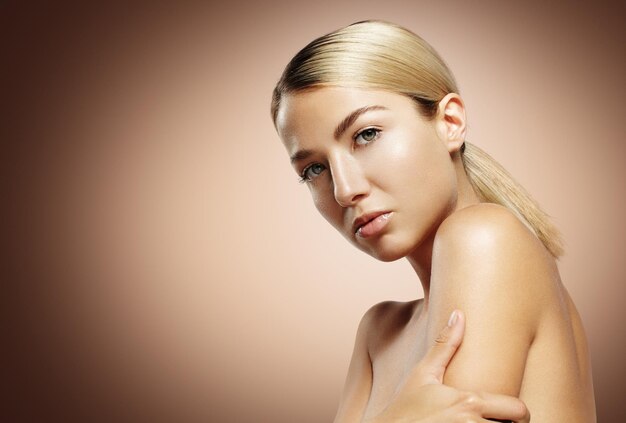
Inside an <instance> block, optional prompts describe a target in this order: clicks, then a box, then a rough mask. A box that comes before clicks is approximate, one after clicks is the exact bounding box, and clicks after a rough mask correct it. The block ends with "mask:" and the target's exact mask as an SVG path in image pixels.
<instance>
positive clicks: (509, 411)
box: [364, 310, 530, 423]
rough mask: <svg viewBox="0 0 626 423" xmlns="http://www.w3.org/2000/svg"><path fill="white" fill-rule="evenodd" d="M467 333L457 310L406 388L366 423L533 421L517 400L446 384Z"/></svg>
mask: <svg viewBox="0 0 626 423" xmlns="http://www.w3.org/2000/svg"><path fill="white" fill-rule="evenodd" d="M464 331H465V317H464V315H463V313H462V312H460V311H458V310H455V311H454V312H453V313H452V315H451V316H450V321H449V322H448V326H446V327H445V328H444V329H443V330H442V331H441V333H440V334H439V337H438V338H437V339H436V341H435V345H433V346H431V348H430V350H429V351H428V353H427V354H426V356H425V357H424V358H423V359H422V360H421V361H420V362H419V363H418V364H417V365H416V366H415V367H414V368H413V370H412V371H411V374H410V375H409V376H408V378H407V380H406V382H405V384H404V385H403V387H402V388H401V389H400V390H399V391H398V392H397V393H396V395H395V396H394V398H393V400H392V402H391V404H389V406H387V408H385V410H383V412H382V413H381V414H380V415H378V416H376V417H375V418H373V419H368V420H366V421H365V422H364V423H386V422H396V423H397V422H402V423H409V422H414V423H454V422H464V423H465V422H488V421H505V422H506V421H514V422H518V423H528V422H530V415H529V413H528V410H527V409H526V406H525V405H524V403H523V402H522V401H520V400H519V399H517V398H513V397H508V396H506V395H496V394H489V393H484V392H481V393H476V392H464V391H459V390H457V389H455V388H451V387H449V386H445V385H443V384H442V382H443V375H444V373H445V370H446V367H447V366H448V363H450V360H451V359H452V357H453V356H454V354H455V352H456V350H457V349H458V347H459V345H461V341H462V340H463V333H464Z"/></svg>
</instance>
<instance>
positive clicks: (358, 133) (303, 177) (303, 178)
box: [298, 127, 382, 184]
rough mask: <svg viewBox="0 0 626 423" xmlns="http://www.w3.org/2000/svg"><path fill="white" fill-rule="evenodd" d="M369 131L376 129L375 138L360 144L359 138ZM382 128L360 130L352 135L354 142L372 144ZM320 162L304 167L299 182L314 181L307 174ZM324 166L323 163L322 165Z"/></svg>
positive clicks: (364, 145)
mask: <svg viewBox="0 0 626 423" xmlns="http://www.w3.org/2000/svg"><path fill="white" fill-rule="evenodd" d="M367 131H374V138H373V139H372V140H370V141H367V143H366V144H359V143H358V142H357V139H358V138H359V137H360V136H361V135H363V134H364V133H365V132H367ZM381 131H382V130H381V129H378V128H372V127H370V128H364V129H362V130H360V131H359V132H357V133H356V134H354V136H353V137H352V138H353V140H354V142H355V143H356V144H357V145H358V146H363V147H366V146H368V145H370V144H371V143H373V142H374V141H376V140H377V139H378V137H379V136H380V132H381ZM318 164H319V163H311V164H310V165H308V166H306V167H305V168H304V169H302V172H301V173H300V178H299V179H298V182H299V183H301V184H303V183H305V182H310V181H312V178H309V177H307V176H306V174H307V172H308V171H309V169H311V168H312V167H313V166H315V165H318ZM322 166H323V165H322ZM320 173H321V172H320Z"/></svg>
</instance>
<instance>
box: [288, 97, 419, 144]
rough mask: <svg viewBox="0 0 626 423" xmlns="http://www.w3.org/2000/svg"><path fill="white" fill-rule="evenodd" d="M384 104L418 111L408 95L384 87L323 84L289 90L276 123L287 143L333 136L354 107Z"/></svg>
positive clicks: (403, 109)
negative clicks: (325, 85) (373, 88)
mask: <svg viewBox="0 0 626 423" xmlns="http://www.w3.org/2000/svg"><path fill="white" fill-rule="evenodd" d="M367 106H383V107H385V108H387V109H389V110H390V111H392V112H395V113H400V114H402V113H412V114H414V113H415V106H414V103H413V102H412V100H411V99H409V98H408V97H406V96H403V95H400V94H395V93H392V92H389V91H383V90H370V89H362V88H351V87H350V88H348V87H322V88H316V89H313V90H308V91H303V92H298V93H294V94H287V95H286V96H284V97H283V98H282V99H281V105H280V107H279V109H278V113H277V116H276V126H277V128H278V133H279V135H280V136H281V138H282V140H283V143H285V145H286V146H287V147H289V146H290V145H292V144H293V143H296V142H302V141H304V140H306V139H309V138H317V137H318V136H319V137H324V138H327V137H329V136H332V134H333V132H334V129H335V127H336V126H337V125H338V124H339V123H340V122H341V120H343V119H344V118H345V117H346V116H347V115H348V114H350V113H352V112H353V111H354V110H356V109H359V108H362V107H367Z"/></svg>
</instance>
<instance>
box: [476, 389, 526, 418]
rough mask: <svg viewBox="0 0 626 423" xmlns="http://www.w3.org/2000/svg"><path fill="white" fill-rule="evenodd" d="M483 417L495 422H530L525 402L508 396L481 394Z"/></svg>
mask: <svg viewBox="0 0 626 423" xmlns="http://www.w3.org/2000/svg"><path fill="white" fill-rule="evenodd" d="M480 396H481V398H482V399H483V405H482V416H483V417H485V418H489V419H491V420H494V421H507V420H512V421H514V422H528V421H530V413H529V412H528V408H526V404H524V402H523V401H521V400H519V399H517V398H514V397H509V396H506V395H498V394H489V393H481V395H480Z"/></svg>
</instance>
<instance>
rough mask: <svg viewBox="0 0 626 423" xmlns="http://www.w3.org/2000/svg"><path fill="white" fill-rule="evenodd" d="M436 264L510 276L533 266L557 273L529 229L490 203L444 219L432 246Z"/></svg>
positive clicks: (548, 273) (546, 251)
mask: <svg viewBox="0 0 626 423" xmlns="http://www.w3.org/2000/svg"><path fill="white" fill-rule="evenodd" d="M436 264H440V265H442V264H445V266H447V267H449V266H453V267H460V268H462V270H463V271H471V272H482V271H489V272H503V273H501V275H505V274H508V275H509V276H510V275H525V274H526V275H527V274H529V272H532V270H533V269H535V271H537V272H539V273H540V274H542V275H544V276H547V277H552V276H555V272H556V263H555V261H554V258H553V257H552V255H551V254H550V252H549V251H548V250H547V249H546V248H545V246H544V245H543V243H542V242H541V241H540V240H539V238H537V236H536V235H535V234H534V233H533V232H532V231H531V229H530V228H528V227H527V226H526V225H525V224H524V223H523V222H522V221H521V220H520V219H519V218H518V217H517V216H516V215H515V214H513V212H511V211H510V210H509V209H507V208H506V207H504V206H501V205H498V204H492V203H480V204H476V205H473V206H469V207H466V208H463V209H461V210H458V211H457V212H455V213H453V214H451V215H450V216H448V218H447V219H446V220H444V221H443V223H442V224H441V225H440V227H439V228H438V231H437V234H436V236H435V243H434V246H433V266H435V265H436ZM510 281H512V279H510V278H507V279H502V280H500V282H501V283H508V282H510ZM527 282H529V283H531V281H527Z"/></svg>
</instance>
